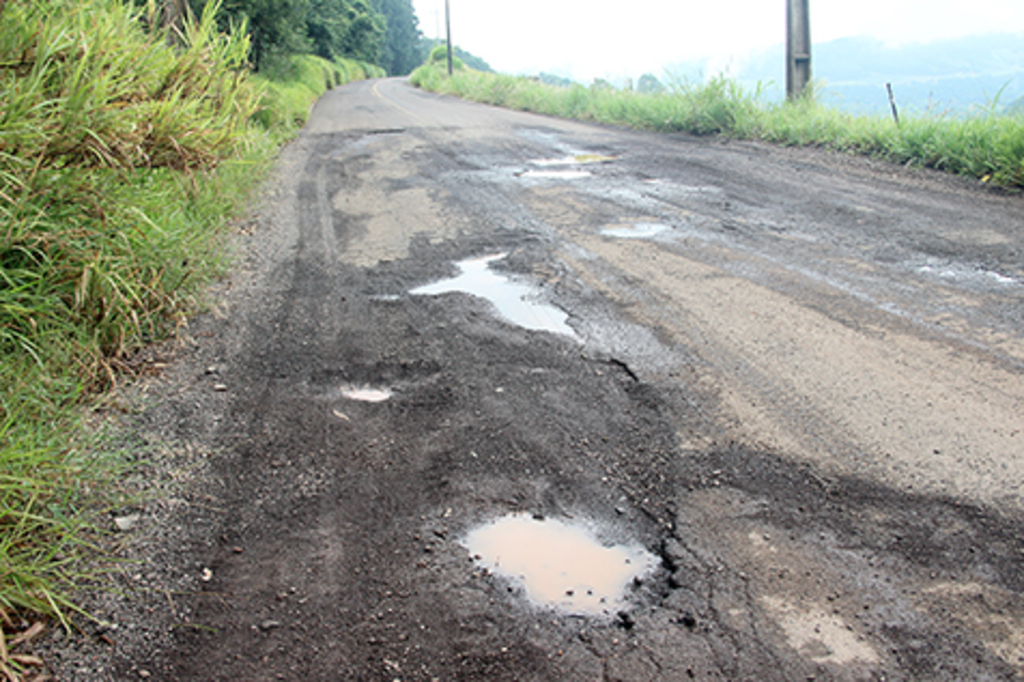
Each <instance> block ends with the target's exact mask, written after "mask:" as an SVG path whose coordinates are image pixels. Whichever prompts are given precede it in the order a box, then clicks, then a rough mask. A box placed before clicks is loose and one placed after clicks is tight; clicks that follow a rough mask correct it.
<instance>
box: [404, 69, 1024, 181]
mask: <svg viewBox="0 0 1024 682" xmlns="http://www.w3.org/2000/svg"><path fill="white" fill-rule="evenodd" d="M411 80H412V82H413V84H414V85H416V86H418V87H421V88H424V89H427V90H432V91H434V92H440V93H446V94H452V95H457V96H459V97H463V98H466V99H470V100H474V101H477V102H484V103H488V104H495V105H498V106H504V107H508V108H512V109H519V110H522V111H532V112H537V113H542V114H549V115H552V116H559V117H562V118H572V119H577V120H582V121H594V122H600V123H611V124H614V125H624V126H629V127H633V128H638V129H642V130H652V131H656V132H687V133H692V134H696V135H723V136H728V137H734V138H740V139H751V140H764V141H768V142H773V143H777V144H782V145H793V146H817V147H824V148H828V149H834V150H837V151H842V152H850V153H855V154H864V155H869V156H873V157H878V158H883V159H887V160H889V161H892V162H895V163H901V164H911V165H918V166H922V167H926V168H935V169H938V170H942V171H947V172H950V173H956V174H960V175H967V176H972V177H976V178H979V179H981V180H983V181H985V182H992V183H994V184H999V185H1003V186H1007V187H1024V117H1022V116H1001V115H998V114H996V113H995V110H994V109H995V108H994V107H990V108H988V109H986V110H983V111H980V112H978V113H976V114H975V115H973V116H970V117H967V118H951V117H950V118H947V117H941V116H935V117H932V116H923V117H918V118H910V119H906V120H904V119H901V122H900V125H896V124H895V123H894V122H893V120H892V119H889V118H886V117H869V116H854V115H851V114H845V113H843V112H840V111H837V110H834V109H830V108H827V107H824V106H821V105H819V104H817V103H816V102H815V100H814V97H813V93H812V94H811V96H809V97H805V98H803V99H801V100H799V101H796V102H785V103H780V104H773V103H768V102H765V101H764V100H763V98H762V97H761V94H760V92H747V91H744V90H743V89H742V88H741V87H740V86H739V85H738V84H737V83H735V82H734V81H730V80H728V79H726V78H724V77H716V78H712V79H711V80H709V81H708V82H706V83H702V84H694V83H685V82H684V83H678V84H676V85H675V86H674V87H672V88H671V89H670V90H669V91H667V92H664V93H660V94H642V93H638V92H633V91H621V90H615V89H612V88H608V87H598V86H594V87H589V88H588V87H584V86H582V85H574V86H572V87H568V88H561V87H556V86H550V85H545V84H543V83H540V82H539V81H537V80H535V79H530V78H524V77H514V76H507V75H501V74H490V73H482V72H478V71H473V70H471V69H465V68H463V69H460V70H458V71H456V72H455V73H453V75H452V77H451V78H449V77H448V76H447V74H446V72H445V70H444V69H443V68H441V67H440V66H439V65H437V64H429V63H428V64H426V65H424V66H422V67H420V68H419V69H417V70H416V71H414V72H413V74H412V76H411Z"/></svg>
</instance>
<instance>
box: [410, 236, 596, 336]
mask: <svg viewBox="0 0 1024 682" xmlns="http://www.w3.org/2000/svg"><path fill="white" fill-rule="evenodd" d="M507 255H508V254H507V253H500V254H494V255H491V256H483V257H480V258H469V259H467V260H464V261H459V262H458V263H456V264H455V265H456V266H457V267H458V268H459V275H458V276H457V277H453V278H452V279H445V280H441V281H440V282H434V283H433V284H427V285H425V286H422V287H417V288H415V289H413V290H412V291H410V292H409V293H411V294H413V295H418V296H423V295H426V296H437V295H440V294H445V293H448V292H452V291H459V292H462V293H466V294H472V295H473V296H479V297H480V298H484V299H487V300H488V301H490V302H491V303H492V304H493V305H494V307H495V308H496V309H497V310H498V314H499V315H500V316H501V317H502V318H504V319H505V320H507V321H509V322H511V323H513V324H516V325H519V326H520V327H524V328H526V329H533V330H537V331H545V332H553V333H555V334H563V335H565V336H571V337H573V338H576V333H575V332H574V331H573V330H572V328H571V327H570V326H569V325H568V324H566V321H567V320H568V319H569V316H568V315H566V314H565V313H564V312H562V311H561V310H559V309H558V308H556V307H554V306H552V305H547V304H545V303H540V302H539V301H537V300H536V298H537V294H536V292H535V291H534V289H533V288H531V287H529V286H527V285H525V284H522V283H520V282H515V281H513V280H511V279H510V278H509V277H507V276H505V275H502V274H499V273H497V272H494V271H493V270H491V269H490V267H488V266H489V264H490V263H493V262H494V261H496V260H501V259H502V258H504V257H505V256H507Z"/></svg>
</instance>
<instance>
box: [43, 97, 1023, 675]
mask: <svg viewBox="0 0 1024 682" xmlns="http://www.w3.org/2000/svg"><path fill="white" fill-rule="evenodd" d="M1022 225H1024V202H1022V201H1021V199H1020V197H1019V196H1017V195H1011V194H1007V193H1000V192H996V191H991V190H988V189H986V188H984V187H979V186H976V185H974V184H971V183H968V182H966V181H962V180H960V179H957V178H949V177H945V176H940V175H937V174H932V173H927V172H922V171H914V170H908V169H903V168H898V167H892V166H889V165H886V164H880V163H874V162H871V161H868V160H862V159H854V158H846V157H841V156H836V155H830V154H823V153H820V152H817V151H813V150H786V149H777V148H773V147H768V146H764V145H760V144H753V143H741V142H723V141H721V140H717V139H704V138H693V137H688V136H657V135H649V134H642V133H636V132H627V131H621V130H618V129H613V128H608V127H594V126H585V125H581V124H577V123H569V122H564V121H558V120H555V119H549V118H543V117H538V116H532V115H527V114H521V113H515V112H507V111H502V110H497V109H493V108H489V107H483V106H479V105H474V104H469V103H465V102H460V101H457V100H453V99H450V98H442V97H437V96H434V95H430V94H425V93H420V92H417V91H415V90H413V89H412V88H411V87H409V86H408V84H407V83H404V82H403V81H400V80H386V81H377V82H369V83H358V84H353V85H350V86H346V87H343V88H339V89H337V90H334V91H332V92H331V93H329V94H328V95H327V96H326V97H325V98H324V99H322V100H321V101H320V102H319V103H318V104H317V106H316V108H315V109H314V111H313V115H312V118H311V121H310V123H309V125H308V126H307V129H306V130H305V132H304V134H303V135H302V137H301V138H300V139H299V140H298V141H296V142H295V143H293V144H292V145H291V146H290V147H289V148H288V149H286V150H285V152H284V155H283V158H282V160H281V163H280V168H279V172H278V174H277V179H276V180H275V181H274V183H272V184H271V186H270V187H269V188H268V193H267V196H266V199H265V200H264V203H263V206H262V208H261V210H260V213H259V216H258V220H257V224H256V227H255V229H254V230H253V231H252V234H251V235H248V236H241V237H240V238H239V239H240V242H241V246H240V249H242V252H241V263H240V266H239V267H238V269H237V271H236V273H235V275H234V276H233V278H232V280H231V283H230V286H226V287H224V289H223V290H222V291H220V292H219V299H218V300H219V306H218V308H217V309H216V310H215V314H211V315H207V316H204V317H203V318H202V319H200V320H198V321H197V322H196V323H195V324H194V325H193V326H192V328H191V330H190V338H191V340H192V342H191V343H190V344H187V345H186V346H183V347H181V348H179V349H178V350H176V351H175V362H174V364H173V365H172V367H171V368H170V369H169V370H168V371H167V372H165V373H164V375H163V376H161V377H159V378H157V379H153V380H151V381H150V382H149V383H148V384H145V385H141V386H139V387H136V389H135V390H136V395H137V396H138V397H139V400H140V401H141V402H142V404H144V405H145V407H146V409H145V410H144V411H143V412H142V414H141V415H140V416H139V417H137V419H136V420H135V422H134V428H135V429H136V431H137V433H138V435H137V436H136V439H137V440H136V447H137V448H139V450H140V451H143V452H150V453H160V460H159V461H157V458H153V459H154V462H153V463H152V464H150V465H147V466H148V467H149V468H148V469H146V471H147V472H148V474H147V475H148V476H149V478H148V480H147V485H149V486H150V493H151V498H152V499H151V501H149V502H147V503H145V504H144V505H141V506H140V508H139V509H138V510H135V511H137V512H139V513H141V516H142V521H141V524H140V525H141V526H142V527H141V529H140V530H138V531H137V535H136V536H135V541H134V544H133V545H131V546H130V548H129V549H127V550H126V556H127V557H128V558H131V559H135V560H138V561H139V562H140V563H139V564H137V566H138V568H137V569H136V568H135V567H129V568H127V569H126V570H124V572H123V576H122V578H121V579H120V580H121V585H120V588H121V589H122V590H123V593H122V595H121V596H119V597H118V598H117V599H110V598H108V599H106V600H105V601H103V602H102V603H101V604H98V605H97V609H98V610H99V614H100V615H101V617H102V618H103V619H104V620H105V621H108V623H109V624H108V625H105V626H103V627H100V628H98V629H96V630H95V631H94V632H91V634H92V635H93V636H94V637H96V638H99V637H100V636H101V635H102V637H103V638H105V640H104V641H106V642H107V644H101V643H97V644H95V645H91V644H89V643H84V644H83V645H82V647H81V653H80V655H78V656H76V655H72V654H71V653H69V652H67V651H65V652H64V653H63V655H62V657H61V656H56V657H55V658H54V657H51V660H53V661H54V665H55V667H57V669H58V672H59V673H60V674H61V675H62V676H63V677H64V678H66V679H107V678H109V679H137V678H139V677H143V678H149V679H160V680H228V679H230V680H275V679H288V680H310V679H315V680H334V679H368V680H371V679H383V680H399V679H400V680H435V679H436V680H451V679H466V680H470V679H496V680H501V679H508V680H512V679H516V680H658V679H661V680H685V679H708V678H715V679H757V680H772V679H778V680H796V679H800V680H803V679H817V680H822V679H843V680H845V679H949V680H963V679H1017V678H1020V677H1022V676H1024V600H1022V598H1021V591H1022V589H1024V570H1022V568H1021V567H1022V558H1024V532H1022V530H1024V525H1022V519H1024V517H1022V511H1024V505H1022V502H1024V501H1022V498H1021V489H1020V486H1021V483H1022V481H1024V457H1021V453H1022V447H1021V444H1022V443H1024V436H1022V435H1021V434H1020V430H1021V428H1022V426H1024V417H1022V416H1021V415H1024V381H1022V373H1024V319H1022V315H1024V313H1022V311H1024V269H1022V263H1024V258H1022V256H1024V250H1022V244H1024V231H1022V229H1021V226H1022ZM474 272H475V273H476V275H475V279H474V275H473V273H474ZM460 277H461V278H460ZM453 281H454V282H456V283H453ZM438 283H441V284H440V285H438ZM445 283H447V284H445ZM445 286H448V287H449V288H451V289H454V290H452V291H447V292H441V290H443V289H444V288H445ZM516 286H521V287H529V288H530V291H532V293H531V294H530V295H529V296H527V299H528V301H530V302H533V303H535V304H537V305H536V306H535V307H532V308H529V307H528V308H527V309H526V310H525V312H522V315H523V317H520V318H516V319H515V320H513V319H512V317H511V316H512V313H510V312H505V313H501V312H498V311H499V310H500V309H501V308H500V306H501V305H504V304H505V303H508V302H509V301H511V302H512V303H513V304H515V302H517V301H519V302H521V301H522V298H523V295H522V292H521V291H520V290H517V289H515V287H516ZM423 287H430V288H428V289H426V290H424V289H423ZM474 287H481V289H479V290H477V289H474ZM416 290H419V291H418V292H416V293H413V292H414V291H416ZM468 291H473V292H474V293H468ZM510 292H511V293H510ZM541 304H546V305H549V306H552V308H550V309H545V308H543V307H541ZM495 305H498V306H499V307H498V308H496V307H495ZM559 315H562V316H563V317H564V319H559ZM552 320H554V322H552ZM550 324H555V325H556V326H554V327H551V326H544V325H550ZM557 324H563V325H565V326H564V327H559V326H557ZM509 514H520V515H522V517H523V518H527V519H537V520H536V523H537V524H544V523H553V522H555V521H556V520H557V521H563V522H570V523H575V524H579V525H581V526H583V527H585V528H587V529H588V530H589V532H591V533H592V534H593V536H594V537H596V538H597V540H598V541H599V543H600V544H602V545H606V546H607V545H613V544H622V545H631V546H638V547H642V548H643V549H644V550H646V551H647V552H649V553H650V554H651V555H653V556H655V557H656V560H655V564H656V565H655V566H654V568H653V569H652V570H648V571H646V572H642V574H639V575H637V577H636V578H635V579H630V580H628V582H627V584H626V585H625V587H624V593H623V595H622V601H621V602H617V601H615V599H612V598H610V599H609V600H608V601H607V603H608V604H609V605H610V606H609V608H608V609H606V613H599V614H597V615H583V614H581V613H579V612H575V611H574V610H573V608H572V607H571V606H570V607H568V608H565V607H559V606H558V605H557V604H555V605H552V604H538V603H537V602H536V601H535V600H532V599H530V594H529V586H528V585H524V584H523V583H522V582H521V581H519V580H517V579H516V578H515V577H513V578H509V577H505V576H503V575H502V574H501V573H500V571H499V570H497V569H495V566H494V565H493V563H492V564H490V565H485V564H486V562H485V557H479V558H477V557H476V556H474V555H476V554H477V552H476V550H474V549H472V548H470V547H467V546H466V544H465V543H466V542H467V536H468V534H469V533H470V532H471V531H473V530H474V529H476V528H478V527H480V526H482V525H485V524H488V523H490V522H492V521H494V520H496V519H499V518H502V517H505V516H506V515H509ZM523 553H524V554H530V548H527V549H525V550H524V551H523ZM578 589H579V588H578V587H573V588H570V589H567V591H566V597H567V600H568V601H571V599H568V598H569V597H573V596H575V595H573V594H570V592H572V591H574V590H578ZM560 601H566V600H560ZM110 642H113V646H110V644H109V643H110ZM93 646H94V649H93V648H90V647H93ZM90 657H91V658H90Z"/></svg>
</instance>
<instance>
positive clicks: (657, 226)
mask: <svg viewBox="0 0 1024 682" xmlns="http://www.w3.org/2000/svg"><path fill="white" fill-rule="evenodd" d="M671 229H672V226H671V225H666V224H665V223H648V222H638V223H629V224H625V225H609V226H608V227H606V228H604V229H603V230H601V234H603V235H604V236H606V237H616V238H618V239H651V238H653V237H657V236H658V235H659V234H661V233H663V232H668V231H669V230H671Z"/></svg>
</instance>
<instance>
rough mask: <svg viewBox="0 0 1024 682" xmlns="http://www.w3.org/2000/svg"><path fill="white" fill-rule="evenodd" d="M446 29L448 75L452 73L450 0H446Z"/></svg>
mask: <svg viewBox="0 0 1024 682" xmlns="http://www.w3.org/2000/svg"><path fill="white" fill-rule="evenodd" d="M444 31H445V33H446V34H447V36H448V77H449V78H451V75H452V17H451V12H450V11H449V10H448V0H444Z"/></svg>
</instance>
